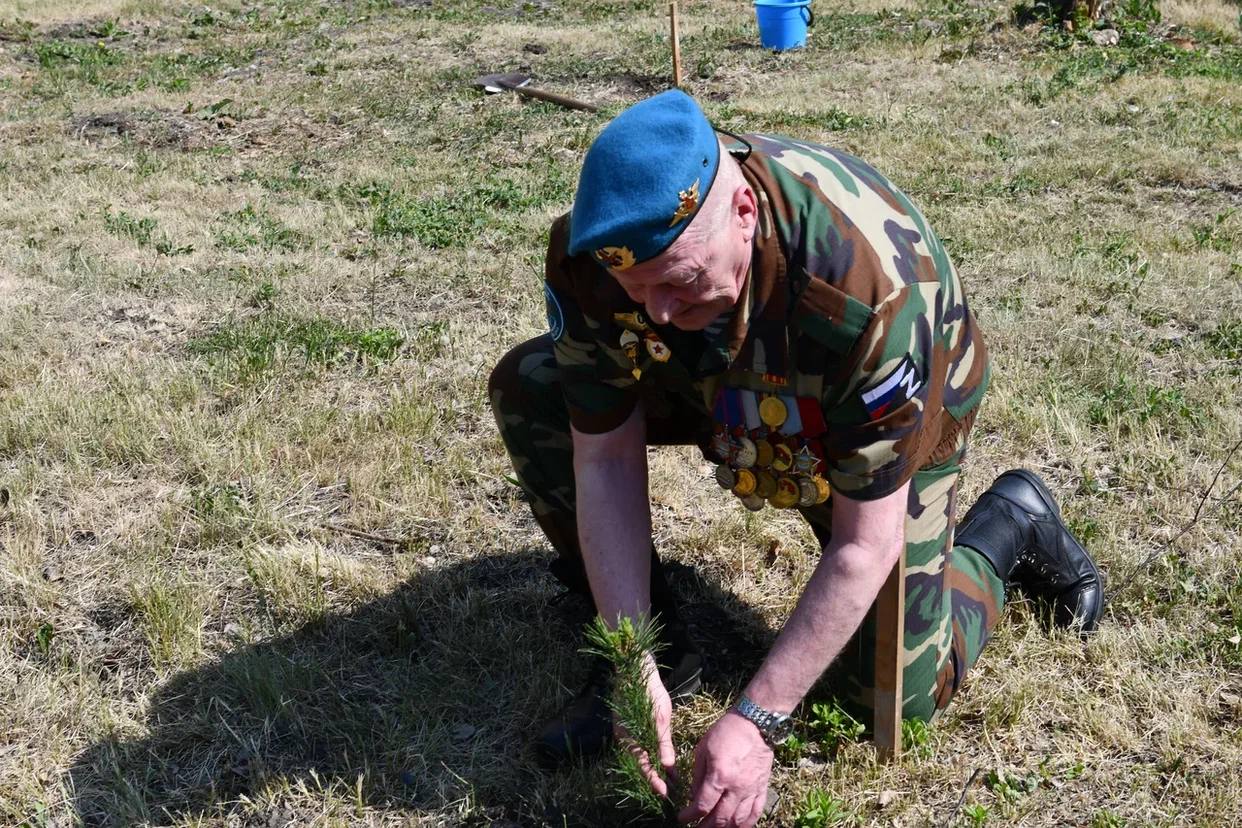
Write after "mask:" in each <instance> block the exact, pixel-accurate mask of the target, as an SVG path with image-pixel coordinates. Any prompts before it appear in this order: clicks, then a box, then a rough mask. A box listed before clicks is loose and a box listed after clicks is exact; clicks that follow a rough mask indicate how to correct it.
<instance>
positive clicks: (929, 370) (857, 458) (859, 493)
mask: <svg viewBox="0 0 1242 828" xmlns="http://www.w3.org/2000/svg"><path fill="white" fill-rule="evenodd" d="M938 290H939V285H938V284H937V283H935V282H919V283H915V284H912V285H908V286H906V287H904V288H902V289H901V290H898V291H896V292H894V293H893V294H891V295H890V296H888V297H887V298H886V299H884V300H883V301H882V302H881V303H880V304H879V305H878V306H877V307H876V308H875V309H874V313H873V315H872V317H871V320H870V322H869V324H868V325H867V327H866V329H865V330H864V331H863V333H862V336H861V337H860V338H859V340H858V342H857V344H856V345H855V346H854V348H853V349H852V352H851V355H850V357H849V358H847V361H846V362H847V364H848V365H850V366H852V367H851V369H850V373H849V375H848V378H847V379H846V380H845V381H844V382H842V383H840V384H838V385H837V386H836V388H837V392H835V393H836V396H835V398H834V399H831V400H825V401H824V415H825V419H826V420H827V423H828V431H829V434H830V435H831V436H830V439H829V440H828V441H827V444H826V445H825V448H824V453H825V455H826V456H825V458H824V459H825V463H826V465H827V467H828V478H829V482H830V483H831V484H832V487H833V490H834V491H838V492H840V493H841V494H843V495H845V496H846V497H850V498H854V499H856V500H874V499H877V498H880V497H884V496H885V495H887V494H891V493H892V492H894V491H896V490H897V489H899V488H901V486H902V485H903V484H904V483H905V482H906V481H907V480H909V479H910V478H911V477H912V476H913V475H914V472H915V471H917V470H918V469H919V467H920V466H922V465H923V464H924V463H925V461H926V460H927V458H928V456H929V454H930V453H931V451H932V449H933V448H934V447H935V446H936V444H937V443H938V441H939V436H940V424H941V413H942V411H941V406H942V404H943V396H944V391H943V387H944V383H943V381H942V380H943V376H942V375H943V372H944V363H945V355H944V348H943V346H942V345H941V344H940V342H939V340H938V338H937V337H936V336H934V331H936V330H937V329H938V325H937V320H936V318H935V317H936V313H937V307H938V303H937V291H938ZM937 377H940V380H939V381H938V380H937Z"/></svg>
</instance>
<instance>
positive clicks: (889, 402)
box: [862, 354, 923, 420]
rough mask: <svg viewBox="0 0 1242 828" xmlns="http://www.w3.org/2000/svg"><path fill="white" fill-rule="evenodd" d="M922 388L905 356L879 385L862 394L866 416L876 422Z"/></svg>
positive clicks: (916, 372)
mask: <svg viewBox="0 0 1242 828" xmlns="http://www.w3.org/2000/svg"><path fill="white" fill-rule="evenodd" d="M922 387H923V378H922V377H920V376H919V369H918V368H917V367H915V365H914V360H912V359H910V355H909V354H906V356H905V357H904V358H903V359H902V360H901V362H900V363H899V364H898V365H897V367H896V368H894V369H893V370H892V371H891V372H890V373H889V375H888V376H886V377H885V378H884V379H882V380H880V382H879V384H878V385H876V386H874V387H873V388H871V389H869V390H867V391H864V392H863V393H862V401H863V405H865V406H866V407H867V415H868V416H869V417H870V418H871V419H872V420H878V419H880V418H881V417H883V416H884V415H885V414H887V413H889V412H890V411H892V410H893V409H894V408H896V407H898V406H899V405H901V404H902V403H904V402H906V401H907V400H910V399H912V398H913V397H914V395H915V394H917V393H918V392H919V389H920V388H922Z"/></svg>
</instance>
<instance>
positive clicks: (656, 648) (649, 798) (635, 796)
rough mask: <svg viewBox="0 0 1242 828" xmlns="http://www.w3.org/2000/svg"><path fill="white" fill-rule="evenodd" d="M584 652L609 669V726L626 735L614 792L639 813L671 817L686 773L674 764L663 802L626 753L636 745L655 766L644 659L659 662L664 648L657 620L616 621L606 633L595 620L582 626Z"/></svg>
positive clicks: (616, 758) (616, 760)
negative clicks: (672, 775) (611, 669)
mask: <svg viewBox="0 0 1242 828" xmlns="http://www.w3.org/2000/svg"><path fill="white" fill-rule="evenodd" d="M586 639H587V642H588V644H589V646H588V647H587V648H586V652H588V653H591V654H593V655H597V656H602V657H603V658H605V659H607V660H608V662H609V663H610V664H612V666H613V671H614V677H613V682H612V688H611V690H610V692H609V695H608V707H609V708H610V709H611V710H612V714H613V721H614V722H615V723H616V724H618V725H620V726H621V728H622V729H623V730H624V731H625V732H626V734H628V739H622V740H619V741H618V742H617V744H616V746H615V748H614V753H613V763H612V768H611V770H612V774H613V776H614V777H615V779H616V788H615V790H616V793H617V795H618V796H619V798H620V799H621V800H622V801H627V800H628V801H632V802H634V803H635V804H636V805H637V806H638V807H639V808H640V809H641V810H642V811H644V812H645V813H648V814H651V815H661V816H664V817H666V818H670V819H671V817H672V816H674V815H675V814H676V812H677V807H678V804H684V803H683V802H682V800H684V798H685V797H684V790H683V788H682V782H683V781H685V780H688V779H689V775H688V774H689V768H688V767H683V762H682V760H680V759H679V760H678V763H677V765H678V767H677V774H676V775H675V777H674V778H672V779H666V780H665V781H666V782H667V783H668V789H669V798H668V800H664V799H661V798H660V797H659V796H657V795H656V793H655V792H654V791H653V790H651V785H650V784H648V782H647V780H646V778H645V777H644V776H643V773H642V770H641V769H640V767H639V764H638V758H637V757H636V756H635V755H634V754H633V752H632V751H631V750H630V748H631V746H632V745H638V746H639V747H640V748H641V749H642V750H644V751H646V752H647V756H648V760H649V761H650V763H651V765H652V766H653V767H657V768H658V767H659V755H660V741H659V735H658V733H657V732H656V726H655V717H654V712H653V710H652V707H651V697H650V696H648V695H647V678H646V675H645V670H646V669H647V660H646V656H647V655H648V654H650V655H651V656H652V657H653V658H655V659H657V660H658V658H659V653H660V650H662V649H664V645H663V643H662V642H661V641H660V625H659V622H658V620H657V619H656V618H654V617H653V618H646V617H640V618H639V619H638V620H637V621H634V620H632V619H630V618H621V619H619V620H618V622H617V625H616V626H615V627H613V628H612V629H609V627H608V625H607V624H605V623H604V619H603V618H601V617H599V616H596V618H595V619H594V620H593V621H591V623H590V624H588V625H587V630H586Z"/></svg>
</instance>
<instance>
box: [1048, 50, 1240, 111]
mask: <svg viewBox="0 0 1242 828" xmlns="http://www.w3.org/2000/svg"><path fill="white" fill-rule="evenodd" d="M1068 45H1070V44H1066V46H1067V48H1068ZM1149 74H1164V75H1167V76H1169V77H1175V78H1185V77H1200V78H1211V79H1214V80H1223V81H1238V80H1242V47H1239V46H1236V45H1232V44H1227V45H1220V46H1214V47H1206V48H1204V47H1200V48H1194V49H1183V48H1181V47H1179V46H1177V45H1175V44H1173V43H1169V42H1167V41H1165V40H1162V39H1159V38H1155V37H1151V36H1149V35H1147V34H1145V33H1127V34H1124V35H1122V36H1121V42H1120V43H1119V44H1118V45H1117V46H1116V47H1112V48H1101V47H1095V46H1090V47H1082V46H1080V48H1078V49H1076V50H1074V51H1071V52H1070V54H1069V56H1068V57H1066V58H1064V59H1063V60H1061V61H1060V62H1059V63H1058V65H1057V68H1056V69H1055V70H1054V71H1053V73H1052V76H1051V78H1049V79H1048V81H1046V82H1044V83H1036V84H1032V86H1031V88H1030V90H1029V93H1028V98H1029V99H1030V100H1031V102H1032V103H1035V104H1042V103H1045V102H1047V101H1050V100H1052V99H1054V98H1056V97H1058V96H1060V95H1061V94H1063V93H1065V92H1069V91H1090V90H1092V89H1094V88H1096V87H1098V86H1100V85H1103V84H1109V83H1113V82H1115V81H1118V80H1120V79H1121V78H1122V77H1125V76H1127V75H1149Z"/></svg>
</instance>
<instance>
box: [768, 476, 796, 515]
mask: <svg viewBox="0 0 1242 828" xmlns="http://www.w3.org/2000/svg"><path fill="white" fill-rule="evenodd" d="M799 497H801V492H799V491H798V484H797V483H795V482H794V481H793V478H792V477H782V478H780V479H779V480H777V481H776V494H774V495H772V496H771V497H769V498H768V503H771V504H772V505H773V506H775V507H776V508H778V509H788V508H789V507H791V506H796V505H797V503H798V498H799Z"/></svg>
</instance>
